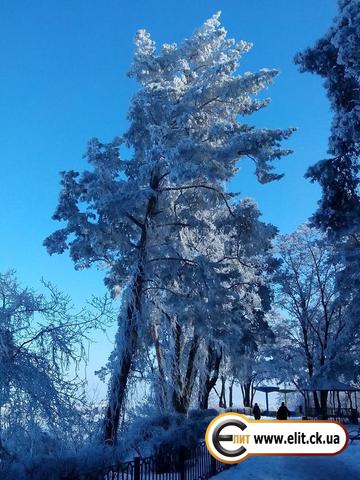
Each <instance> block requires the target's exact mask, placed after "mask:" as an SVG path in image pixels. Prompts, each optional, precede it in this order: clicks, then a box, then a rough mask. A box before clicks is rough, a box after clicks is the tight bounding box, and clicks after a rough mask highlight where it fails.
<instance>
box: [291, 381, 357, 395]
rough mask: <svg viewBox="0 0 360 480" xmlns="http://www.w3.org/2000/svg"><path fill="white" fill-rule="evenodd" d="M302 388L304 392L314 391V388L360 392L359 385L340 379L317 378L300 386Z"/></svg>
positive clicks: (318, 389)
mask: <svg viewBox="0 0 360 480" xmlns="http://www.w3.org/2000/svg"><path fill="white" fill-rule="evenodd" d="M300 390H303V391H304V392H309V391H311V392H312V391H313V390H317V391H320V392H321V391H324V390H326V391H332V392H360V388H359V387H355V386H354V385H350V384H346V383H343V382H340V381H339V380H318V381H316V380H315V381H313V382H312V384H308V385H304V386H302V387H300Z"/></svg>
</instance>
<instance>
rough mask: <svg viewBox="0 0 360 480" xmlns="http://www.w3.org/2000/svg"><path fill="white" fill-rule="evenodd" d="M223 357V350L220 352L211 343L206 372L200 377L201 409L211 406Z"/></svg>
mask: <svg viewBox="0 0 360 480" xmlns="http://www.w3.org/2000/svg"><path fill="white" fill-rule="evenodd" d="M221 357H222V350H220V353H219V352H217V351H216V349H214V348H212V347H211V346H210V345H209V347H208V356H207V359H206V372H205V374H204V375H203V376H202V378H199V408H200V409H201V410H206V409H207V408H209V396H210V392H211V390H212V389H213V388H214V387H215V385H216V382H217V380H218V378H219V369H220V362H221ZM211 371H212V375H211Z"/></svg>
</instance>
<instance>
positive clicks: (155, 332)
mask: <svg viewBox="0 0 360 480" xmlns="http://www.w3.org/2000/svg"><path fill="white" fill-rule="evenodd" d="M153 340H154V345H155V352H156V359H157V364H158V369H159V383H160V395H159V397H160V406H161V409H164V408H165V407H166V404H167V391H166V376H165V366H164V356H163V353H162V350H161V344H160V339H159V333H158V323H157V320H156V319H155V320H154V323H153Z"/></svg>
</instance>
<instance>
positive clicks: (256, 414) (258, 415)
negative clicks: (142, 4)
mask: <svg viewBox="0 0 360 480" xmlns="http://www.w3.org/2000/svg"><path fill="white" fill-rule="evenodd" d="M253 415H254V418H255V420H260V418H261V411H260V407H259V405H258V404H257V403H255V405H254V408H253Z"/></svg>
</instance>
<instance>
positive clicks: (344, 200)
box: [295, 0, 360, 234]
mask: <svg viewBox="0 0 360 480" xmlns="http://www.w3.org/2000/svg"><path fill="white" fill-rule="evenodd" d="M338 3H339V12H338V15H337V17H336V18H335V19H334V22H333V25H332V26H331V27H330V29H329V30H328V32H327V33H326V34H325V35H324V36H323V37H322V38H321V39H320V40H318V41H317V42H316V44H315V45H314V47H312V48H308V49H306V50H305V51H304V52H302V53H299V54H297V55H296V57H295V62H296V63H297V64H298V65H299V66H300V69H301V71H303V72H305V71H306V72H311V73H316V74H318V75H320V76H322V77H323V78H325V83H324V86H325V88H326V91H327V94H328V98H329V100H330V104H331V108H332V111H333V114H334V116H333V121H332V125H331V132H330V138H329V150H328V153H329V154H330V155H331V157H330V158H328V159H326V160H321V161H319V162H318V163H317V164H316V165H314V166H313V167H311V168H310V169H309V171H308V174H307V175H308V177H310V178H311V179H312V180H313V181H317V182H319V183H320V185H321V187H322V189H323V196H322V199H321V203H320V207H319V210H318V212H317V213H316V214H315V216H314V220H315V221H316V222H317V223H318V224H320V225H321V226H322V227H323V228H325V229H328V230H330V231H332V232H335V233H342V232H345V233H346V234H347V233H348V231H349V229H351V231H356V232H357V234H358V233H359V224H360V202H359V191H358V186H359V167H360V165H359V155H360V55H359V45H360V1H359V0H339V2H338Z"/></svg>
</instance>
